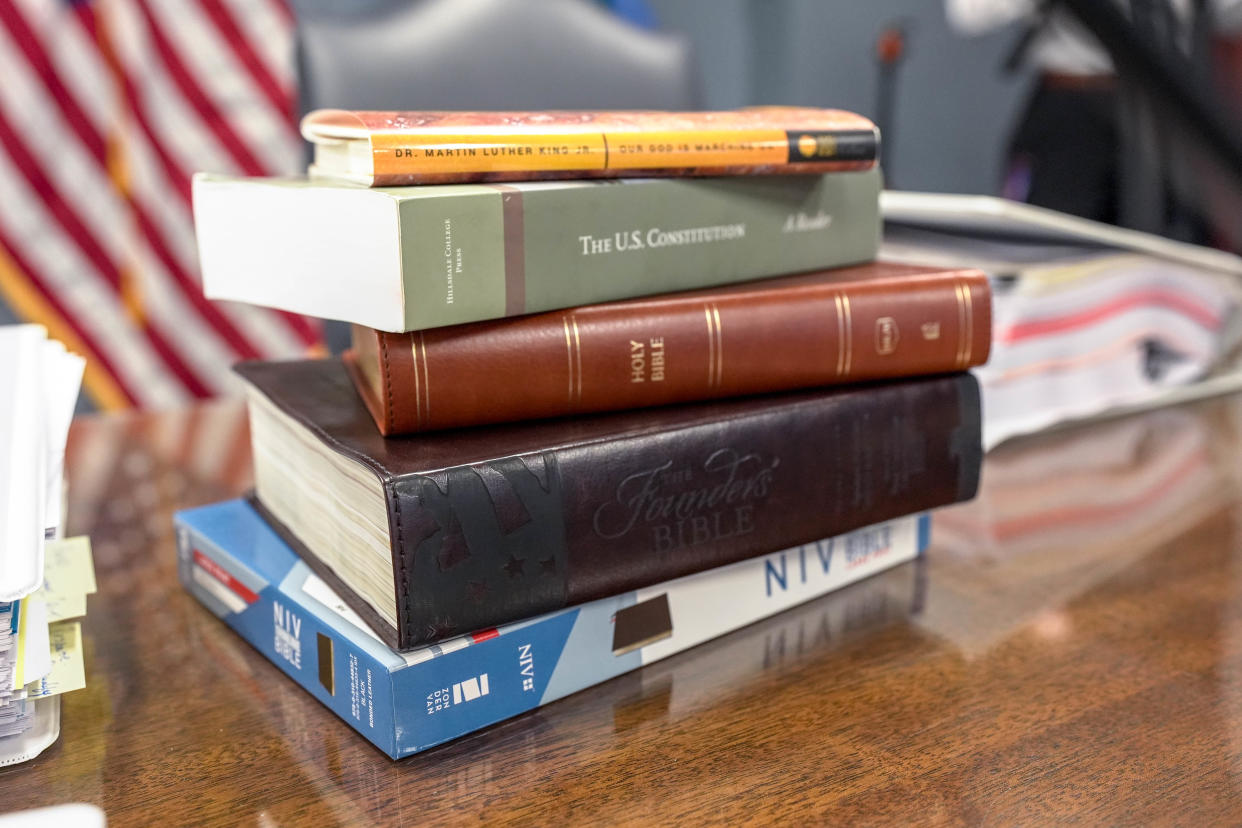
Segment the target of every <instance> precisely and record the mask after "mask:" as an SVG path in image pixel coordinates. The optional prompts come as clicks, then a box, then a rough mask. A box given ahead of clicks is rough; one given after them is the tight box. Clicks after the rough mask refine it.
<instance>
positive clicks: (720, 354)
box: [712, 302, 724, 388]
mask: <svg viewBox="0 0 1242 828" xmlns="http://www.w3.org/2000/svg"><path fill="white" fill-rule="evenodd" d="M712 318H713V319H714V320H715V321H716V387H717V388H719V387H720V384H721V383H722V382H723V381H724V335H723V333H722V331H721V329H720V309H719V308H717V307H716V304H715V303H714V302H713V303H712Z"/></svg>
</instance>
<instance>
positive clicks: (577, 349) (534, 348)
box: [354, 271, 991, 434]
mask: <svg viewBox="0 0 1242 828" xmlns="http://www.w3.org/2000/svg"><path fill="white" fill-rule="evenodd" d="M989 295H990V294H989V288H988V282H987V278H986V277H985V276H984V275H983V274H982V273H980V272H978V271H960V272H933V273H930V274H927V275H925V276H921V277H920V278H917V279H916V278H903V277H894V278H891V279H868V280H865V281H855V282H840V283H837V282H823V283H816V284H810V285H799V286H796V287H782V288H774V289H770V290H766V291H765V290H764V289H763V288H762V287H761V286H756V288H755V289H754V290H753V291H747V292H745V293H727V292H726V293H715V294H709V295H706V296H676V297H667V298H661V297H654V298H652V299H647V300H636V301H628V302H616V303H611V304H605V305H594V306H588V307H583V308H576V309H572V310H568V311H558V312H552V313H544V314H535V315H532V316H527V317H523V318H521V319H513V320H501V321H493V322H481V323H476V324H473V325H464V326H456V327H452V328H441V329H436V330H430V331H418V332H415V333H406V334H394V333H384V332H377V331H373V330H372V329H368V328H361V327H356V328H355V329H354V342H355V353H356V354H358V355H359V357H358V360H357V361H358V362H360V363H361V365H362V370H359V371H356V372H355V376H357V375H358V374H362V375H363V377H362V379H363V380H364V382H363V383H360V384H366V385H368V386H370V390H369V391H367V392H365V394H364V395H365V396H367V397H368V399H369V400H378V401H380V402H381V404H380V405H375V404H374V402H372V403H371V405H370V407H371V410H372V412H373V413H376V414H378V415H379V416H377V418H376V419H377V424H378V425H379V428H380V430H381V431H382V432H383V433H384V434H408V433H414V432H419V431H428V430H432V429H441V428H453V427H458V426H470V425H481V424H485V423H500V422H512V421H518V420H529V419H537V418H543V417H555V416H560V415H567V414H578V413H584V412H597V411H618V410H623V409H631V408H642V407H647V406H655V405H667V404H670V403H676V402H688V401H693V400H705V399H712V398H717V397H733V396H742V395H746V394H761V393H766V392H772V391H783V390H790V389H797V388H811V387H817V386H825V385H836V384H843V383H852V382H858V381H862V380H876V379H887V378H893V377H900V376H918V375H926V374H937V373H947V372H950V371H960V370H964V369H966V368H968V367H970V366H972V365H979V364H982V363H983V362H985V361H986V359H987V355H988V350H989V347H990V341H991V339H990V330H991V326H990V315H991V303H990V300H989ZM369 340H375V341H369ZM372 369H373V370H372Z"/></svg>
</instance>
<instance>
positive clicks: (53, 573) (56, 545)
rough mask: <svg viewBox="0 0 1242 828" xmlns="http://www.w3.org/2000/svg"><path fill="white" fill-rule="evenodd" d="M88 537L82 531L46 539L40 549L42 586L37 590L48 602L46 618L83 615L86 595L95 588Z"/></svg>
mask: <svg viewBox="0 0 1242 828" xmlns="http://www.w3.org/2000/svg"><path fill="white" fill-rule="evenodd" d="M95 588H96V587H95V564H94V561H93V560H92V559H91V540H90V538H88V537H86V536H85V535H81V536H79V537H76V538H65V539H63V540H54V541H48V542H47V544H46V546H45V547H44V553H43V587H42V589H40V590H39V591H38V592H37V593H35V594H36V596H37V597H39V598H42V599H43V600H44V601H46V602H47V620H48V621H63V620H64V619H66V618H80V617H81V616H83V615H86V596H87V595H90V594H92V593H94V592H95Z"/></svg>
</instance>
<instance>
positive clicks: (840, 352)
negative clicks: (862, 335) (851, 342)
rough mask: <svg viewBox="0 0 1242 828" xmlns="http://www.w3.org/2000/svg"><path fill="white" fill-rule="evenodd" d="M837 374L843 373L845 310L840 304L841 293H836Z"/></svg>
mask: <svg viewBox="0 0 1242 828" xmlns="http://www.w3.org/2000/svg"><path fill="white" fill-rule="evenodd" d="M833 298H834V299H836V300H837V376H838V377H839V376H841V375H842V374H844V373H845V310H844V309H843V308H842V306H841V294H839V293H838V294H837V295H836V296H835V297H833Z"/></svg>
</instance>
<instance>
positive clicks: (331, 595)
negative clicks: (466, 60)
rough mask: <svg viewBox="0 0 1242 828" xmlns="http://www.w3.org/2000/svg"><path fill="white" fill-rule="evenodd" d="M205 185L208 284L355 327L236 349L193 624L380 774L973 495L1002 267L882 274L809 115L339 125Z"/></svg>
mask: <svg viewBox="0 0 1242 828" xmlns="http://www.w3.org/2000/svg"><path fill="white" fill-rule="evenodd" d="M303 134H304V135H305V136H306V137H307V138H308V139H310V140H311V141H312V142H313V143H314V145H315V161H314V164H313V166H312V168H311V176H310V177H309V178H308V179H307V180H296V181H288V180H255V179H234V178H221V177H216V176H199V177H198V178H196V180H195V183H194V201H195V217H196V222H197V232H198V236H199V246H200V255H201V259H202V268H203V277H204V286H205V290H206V291H207V293H208V295H209V296H212V297H213V298H216V299H226V300H233V301H244V302H252V303H256V304H262V305H266V306H270V307H275V308H281V309H284V310H289V311H294V312H298V313H305V314H310V315H314V316H319V317H324V318H328V319H337V320H344V321H346V322H351V323H353V324H354V328H353V347H352V348H351V349H350V350H349V351H348V352H347V353H346V354H345V356H344V358H343V359H329V360H317V361H304V362H278V363H248V364H243V365H241V366H239V368H238V372H239V374H240V375H241V377H242V378H243V379H244V380H245V382H246V384H247V387H248V390H249V400H250V418H251V434H252V442H253V449H254V465H255V493H254V497H253V498H250V499H248V500H237V501H231V502H227V503H222V504H216V505H214V506H209V507H204V508H201V509H197V510H192V511H188V512H183V513H181V514H179V515H178V517H177V522H178V538H179V547H180V562H181V568H180V571H181V576H182V579H183V581H184V582H185V584H186V586H187V587H188V588H189V589H190V591H191V592H193V593H194V595H195V596H197V597H198V598H199V599H200V600H201V601H202V602H203V603H204V604H206V605H207V606H208V607H209V608H211V609H212V610H213V611H214V612H215V613H216V614H218V615H219V616H220V617H222V618H224V619H225V620H226V622H227V623H228V624H229V625H230V626H232V627H233V628H235V629H236V630H238V631H239V632H240V633H241V634H242V635H243V636H245V637H246V639H247V640H249V641H250V642H251V643H252V644H254V646H256V647H257V648H258V649H259V650H260V651H262V652H263V653H264V654H265V655H267V656H268V657H269V658H270V659H272V661H273V662H274V663H276V664H277V665H279V666H280V667H281V669H283V670H284V671H285V672H287V673H288V674H290V675H291V676H293V677H294V678H295V679H297V680H298V681H299V682H300V683H301V684H302V685H303V687H305V688H306V689H307V690H309V691H310V692H311V693H312V694H313V695H314V696H315V697H316V698H318V699H320V700H321V701H322V702H324V703H325V704H326V705H328V706H329V707H331V708H332V709H333V710H334V711H336V712H337V713H338V714H339V715H340V716H341V717H342V718H344V719H345V720H346V721H348V722H349V723H350V724H351V725H352V726H353V727H354V728H355V729H357V730H358V731H359V732H361V733H363V734H364V735H365V736H366V737H367V738H369V739H370V740H371V741H372V742H374V743H375V744H376V745H378V746H379V747H380V748H381V749H383V750H384V751H385V752H387V753H388V754H389V755H391V756H393V757H400V756H405V755H408V754H410V753H413V752H415V751H418V750H421V749H424V748H426V747H430V746H432V745H435V744H438V743H440V742H443V741H446V740H448V739H452V738H455V737H457V736H460V735H462V734H464V733H468V732H470V731H473V730H475V729H478V728H479V727H482V726H484V725H486V724H489V723H492V722H495V721H499V720H501V719H504V718H507V717H509V716H512V715H514V714H516V713H519V712H522V711H524V710H529V709H531V708H533V707H536V706H538V705H541V704H544V703H546V702H548V701H551V700H553V699H555V698H559V697H561V696H564V695H566V694H568V693H572V692H575V691H577V690H580V689H583V688H585V687H588V686H590V685H592V684H595V683H597V682H599V681H602V680H604V679H606V678H609V677H612V676H615V675H618V674H620V673H622V672H625V671H627V670H630V669H632V668H634V667H638V666H640V665H642V664H647V663H650V662H651V661H654V660H656V659H659V658H663V657H664V656H667V655H669V654H671V653H674V652H677V651H679V650H683V649H685V648H687V647H690V646H692V645H694V644H697V643H699V642H702V641H705V640H707V639H709V638H712V637H715V636H718V635H721V634H722V633H725V632H728V631H731V630H734V629H737V628H739V627H741V626H744V625H746V624H749V623H751V622H753V621H756V620H758V619H760V618H763V617H765V616H769V615H771V614H773V613H775V612H777V611H779V610H782V609H785V608H787V607H791V606H793V605H795V604H798V603H801V602H804V601H807V600H809V599H811V598H814V597H817V596H820V595H823V594H825V593H827V592H829V591H832V590H835V589H838V588H840V587H842V586H844V585H846V584H848V583H850V582H852V581H856V580H859V579H862V578H865V577H867V576H868V575H871V574H874V573H876V572H879V571H880V570H883V569H886V568H889V567H891V566H894V565H896V564H898V563H901V562H904V561H907V560H910V559H911V558H914V557H915V556H917V555H918V553H919V552H920V551H921V550H922V549H923V548H925V546H926V544H927V536H928V523H927V518H926V516H925V515H924V514H923V513H924V512H926V510H928V509H931V508H934V507H937V506H942V505H945V504H948V503H953V502H957V501H961V500H965V499H969V498H970V497H971V496H972V495H973V494H974V492H975V490H976V487H977V483H978V475H979V464H980V459H981V447H980V411H979V392H978V387H977V385H976V383H975V380H974V379H973V377H972V376H971V375H970V374H969V373H968V370H967V369H969V368H970V367H971V366H973V365H977V364H980V363H981V362H983V361H985V360H986V358H987V354H988V351H989V347H990V340H991V317H990V307H991V304H990V294H989V288H988V283H987V280H986V278H985V277H984V275H983V274H982V273H980V272H979V271H976V270H970V269H943V268H929V267H920V266H914V265H896V264H884V263H876V262H874V261H873V260H874V258H875V255H876V250H877V247H878V242H879V232H880V217H879V190H880V175H879V170H878V169H876V167H875V158H876V150H877V142H878V135H877V132H876V130H875V128H874V126H873V125H872V124H871V123H870V122H868V121H867V120H866V119H864V118H861V117H859V116H856V115H852V114H850V113H845V112H839V111H832V110H812V109H783V108H781V109H774V108H766V109H757V110H747V111H743V112H733V113H696V114H676V113H373V112H360V113H352V112H340V111H330V112H318V113H312V114H311V115H309V116H307V118H306V119H305V120H304V122H303Z"/></svg>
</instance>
